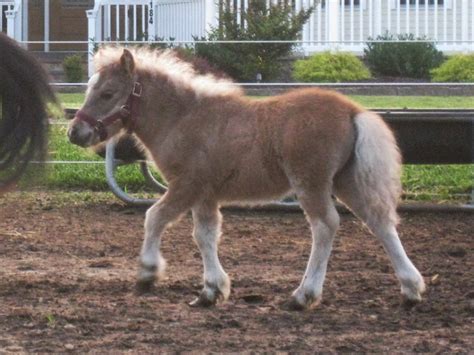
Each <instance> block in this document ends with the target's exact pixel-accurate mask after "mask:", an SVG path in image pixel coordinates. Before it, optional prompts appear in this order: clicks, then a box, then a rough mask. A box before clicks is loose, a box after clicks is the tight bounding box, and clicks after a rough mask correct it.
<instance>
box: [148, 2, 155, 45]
mask: <svg viewBox="0 0 474 355" xmlns="http://www.w3.org/2000/svg"><path fill="white" fill-rule="evenodd" d="M155 11H156V4H155V0H150V3H149V4H148V42H152V41H154V40H156V26H157V24H156V13H155Z"/></svg>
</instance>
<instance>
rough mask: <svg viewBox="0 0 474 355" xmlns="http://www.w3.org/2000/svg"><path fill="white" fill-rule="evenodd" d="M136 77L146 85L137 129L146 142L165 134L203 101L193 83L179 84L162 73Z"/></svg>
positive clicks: (139, 135) (144, 74)
mask: <svg viewBox="0 0 474 355" xmlns="http://www.w3.org/2000/svg"><path fill="white" fill-rule="evenodd" d="M137 81H138V82H140V83H141V84H142V86H143V94H142V98H141V105H140V117H139V118H138V122H137V126H136V132H135V133H136V134H137V135H138V137H139V138H140V139H141V140H142V141H143V143H145V145H147V141H150V140H153V141H156V140H158V139H159V138H160V137H161V138H162V137H163V135H166V134H167V133H168V132H169V131H170V130H171V128H172V126H174V125H176V124H177V123H178V122H180V121H181V119H183V117H185V116H189V115H190V114H191V113H192V112H193V111H194V110H195V108H196V106H197V105H199V103H200V100H199V97H198V96H197V95H196V93H195V92H194V91H193V90H192V89H191V88H190V87H187V86H186V85H178V84H177V83H175V82H173V81H171V80H169V78H168V77H167V76H165V75H163V74H160V73H153V74H151V73H148V72H143V73H138V76H137Z"/></svg>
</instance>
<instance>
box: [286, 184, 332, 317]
mask: <svg viewBox="0 0 474 355" xmlns="http://www.w3.org/2000/svg"><path fill="white" fill-rule="evenodd" d="M327 191H329V189H328V190H327ZM298 200H299V202H300V204H301V206H302V207H303V209H304V211H305V214H306V218H307V219H308V222H309V223H310V224H311V233H312V237H313V243H312V246H311V255H310V257H309V261H308V265H307V267H306V272H305V274H304V277H303V280H302V281H301V284H300V286H299V287H298V288H297V289H296V290H295V291H294V292H293V295H292V298H291V300H290V307H291V308H293V309H305V308H311V307H313V306H316V305H317V304H318V303H319V301H320V300H321V296H322V292H323V283H324V279H325V277H326V269H327V264H328V261H329V255H330V254H331V249H332V244H333V240H334V236H335V234H336V231H337V228H338V227H339V215H338V213H337V211H336V208H335V206H334V202H333V201H332V198H331V195H330V194H329V193H322V194H321V195H319V194H316V193H312V194H307V193H303V194H298Z"/></svg>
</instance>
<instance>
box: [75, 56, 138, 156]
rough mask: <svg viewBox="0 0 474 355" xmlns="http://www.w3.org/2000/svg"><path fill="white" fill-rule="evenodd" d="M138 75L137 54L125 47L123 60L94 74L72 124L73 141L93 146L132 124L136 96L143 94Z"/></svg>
mask: <svg viewBox="0 0 474 355" xmlns="http://www.w3.org/2000/svg"><path fill="white" fill-rule="evenodd" d="M135 76H136V74H135V61H134V58H133V55H132V53H131V52H130V51H128V50H127V49H124V50H123V54H122V55H121V57H120V60H119V61H117V62H114V63H111V64H108V65H106V66H104V67H102V68H100V70H99V71H98V72H97V73H96V74H94V75H93V76H92V77H91V78H90V80H89V83H88V87H87V92H86V99H85V102H84V105H83V106H82V108H81V109H80V110H79V111H78V112H77V114H76V117H75V118H74V120H73V121H72V122H71V124H70V126H69V130H68V133H67V134H68V137H69V140H70V141H71V143H74V144H77V145H79V146H82V147H89V146H92V145H96V144H98V143H100V142H102V141H105V140H107V139H108V138H110V137H112V136H114V135H115V134H117V133H118V132H120V131H121V130H122V128H130V125H131V124H132V122H131V120H133V117H132V116H133V114H134V112H133V110H134V100H135V99H136V98H137V97H139V96H140V94H141V86H139V84H137V83H136V81H135V80H136V78H135Z"/></svg>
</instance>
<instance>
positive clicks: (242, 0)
mask: <svg viewBox="0 0 474 355" xmlns="http://www.w3.org/2000/svg"><path fill="white" fill-rule="evenodd" d="M220 1H224V3H227V4H230V6H233V7H235V9H237V10H238V11H241V10H242V9H245V8H246V7H247V6H248V3H249V1H252V0H220ZM281 1H287V2H288V3H291V5H292V6H293V7H294V8H295V10H298V9H300V8H303V7H304V8H307V7H309V6H315V11H314V12H313V15H312V16H311V18H310V20H309V21H308V22H307V24H306V25H305V28H304V30H303V33H302V38H301V39H302V43H301V49H302V50H304V51H305V52H306V53H311V52H314V51H320V50H326V49H341V50H347V51H353V52H361V51H362V49H363V47H364V43H365V42H366V41H367V40H368V39H369V38H374V37H376V36H377V35H378V34H382V33H384V32H386V31H388V32H390V33H393V34H397V33H413V34H414V35H416V36H417V37H421V36H426V37H428V38H430V39H433V40H435V41H436V42H437V45H438V47H439V49H441V50H443V51H445V52H447V53H450V52H451V53H452V52H459V51H463V52H465V51H473V50H474V0H321V1H318V0H267V2H268V3H270V2H272V3H277V2H281ZM217 2H218V1H217V0H95V1H94V0H44V1H42V0H41V1H40V0H0V6H1V10H2V18H1V23H0V25H1V28H2V31H4V32H7V33H8V34H9V35H10V36H12V37H14V38H16V39H17V40H19V41H24V42H25V43H26V42H28V41H45V42H48V41H53V42H55V41H56V42H57V41H82V43H69V44H68V43H55V44H54V43H53V44H50V45H48V43H44V44H42V45H41V47H39V45H38V44H31V43H30V44H29V46H32V48H33V49H35V48H36V49H41V48H42V49H44V50H55V49H56V50H58V49H59V50H61V49H64V48H68V49H76V50H86V44H87V42H89V50H90V49H91V48H92V45H93V42H94V43H96V42H100V41H126V40H137V41H142V40H147V39H152V38H164V39H170V38H173V39H174V40H175V41H176V42H179V41H192V40H193V37H195V36H197V37H201V36H204V35H205V34H206V31H207V30H208V29H209V28H210V26H214V25H216V24H217V21H218V13H219V9H218V5H217ZM35 46H36V47H35Z"/></svg>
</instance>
